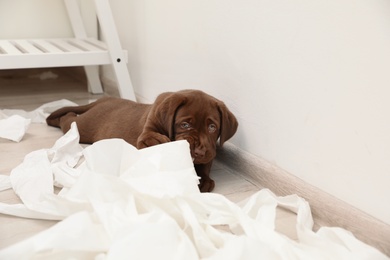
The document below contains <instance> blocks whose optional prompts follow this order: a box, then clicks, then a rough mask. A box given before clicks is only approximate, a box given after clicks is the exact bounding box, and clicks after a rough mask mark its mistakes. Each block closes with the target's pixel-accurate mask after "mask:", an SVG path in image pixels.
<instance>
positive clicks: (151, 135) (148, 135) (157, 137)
mask: <svg viewBox="0 0 390 260" xmlns="http://www.w3.org/2000/svg"><path fill="white" fill-rule="evenodd" d="M170 141H171V140H170V139H169V138H168V136H165V135H162V134H160V133H157V132H152V131H149V132H143V133H142V134H141V135H140V136H139V137H138V139H137V148H138V149H142V148H146V147H150V146H153V145H157V144H163V143H168V142H170Z"/></svg>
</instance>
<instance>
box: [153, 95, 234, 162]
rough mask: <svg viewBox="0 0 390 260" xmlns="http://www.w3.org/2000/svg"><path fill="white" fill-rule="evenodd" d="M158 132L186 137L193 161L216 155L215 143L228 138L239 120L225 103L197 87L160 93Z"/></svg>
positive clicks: (202, 160)
mask: <svg viewBox="0 0 390 260" xmlns="http://www.w3.org/2000/svg"><path fill="white" fill-rule="evenodd" d="M153 110H154V113H155V115H156V117H157V118H158V120H157V121H158V124H159V128H160V131H159V132H160V133H162V134H165V135H166V136H168V137H169V139H170V140H172V141H175V140H187V141H188V142H189V144H190V148H191V156H192V158H193V160H194V163H195V164H205V163H208V162H210V161H211V160H213V159H214V158H215V155H216V144H217V141H218V138H219V142H220V145H223V143H224V142H225V141H227V140H228V139H230V138H231V137H232V136H233V135H234V134H235V132H236V131H237V127H238V122H237V120H236V118H235V116H234V115H233V114H232V113H231V112H230V111H229V110H228V108H227V107H226V106H225V104H224V103H223V102H222V101H220V100H218V99H216V98H214V97H212V96H210V95H207V94H206V93H204V92H202V91H199V90H183V91H179V92H174V93H164V94H161V95H160V96H159V97H158V98H157V99H156V102H155V107H154V109H153Z"/></svg>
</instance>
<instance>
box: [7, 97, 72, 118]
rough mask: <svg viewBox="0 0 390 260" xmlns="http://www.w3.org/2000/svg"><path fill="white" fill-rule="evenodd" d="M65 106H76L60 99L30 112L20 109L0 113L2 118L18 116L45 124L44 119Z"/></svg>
mask: <svg viewBox="0 0 390 260" xmlns="http://www.w3.org/2000/svg"><path fill="white" fill-rule="evenodd" d="M65 106H77V104H76V103H74V102H72V101H69V100H67V99H61V100H57V101H52V102H49V103H46V104H43V105H42V106H40V107H38V108H36V109H34V110H32V111H25V110H21V109H1V110H0V112H1V114H2V115H3V117H4V116H7V117H9V116H12V115H19V116H21V117H24V118H27V119H31V122H32V123H45V122H46V117H48V115H49V114H50V113H51V112H54V111H55V110H57V109H59V108H61V107H65Z"/></svg>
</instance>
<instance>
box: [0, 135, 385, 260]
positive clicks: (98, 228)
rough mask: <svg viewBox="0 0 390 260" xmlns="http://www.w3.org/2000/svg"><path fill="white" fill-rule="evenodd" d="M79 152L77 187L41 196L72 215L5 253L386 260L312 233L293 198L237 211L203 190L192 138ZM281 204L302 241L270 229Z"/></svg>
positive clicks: (327, 231)
mask: <svg viewBox="0 0 390 260" xmlns="http://www.w3.org/2000/svg"><path fill="white" fill-rule="evenodd" d="M73 134H75V132H73ZM76 139H77V138H76ZM76 139H75V138H72V140H76ZM83 153H84V157H85V158H84V159H85V162H84V163H83V164H81V165H80V166H78V167H76V168H74V170H75V171H78V172H80V174H79V177H77V179H76V180H75V182H74V184H73V185H71V186H70V187H64V188H63V189H62V190H61V192H60V193H59V194H58V195H55V194H46V195H44V196H42V197H41V198H40V201H39V203H41V204H40V205H44V204H47V205H48V206H49V207H48V208H47V209H46V210H47V211H48V212H47V213H46V214H48V215H49V214H54V215H55V214H63V213H64V208H67V209H69V211H68V212H67V217H66V218H65V219H64V220H63V221H61V222H59V223H58V224H57V225H54V226H53V227H52V228H49V229H47V230H45V231H43V232H42V233H40V234H37V235H35V236H33V237H31V238H29V239H27V240H25V241H22V242H20V243H17V244H15V245H12V246H10V247H8V248H6V249H3V250H1V251H0V259H31V258H34V259H40V258H45V259H53V258H65V257H67V258H76V259H98V260H100V259H129V258H134V259H259V258H265V259H388V258H387V257H386V256H384V255H383V254H382V253H380V252H379V251H378V250H376V249H374V248H372V247H370V246H368V245H366V244H364V243H362V242H361V241H359V240H357V239H356V238H355V237H353V235H352V234H351V233H349V232H348V231H346V230H343V229H340V228H321V229H320V230H319V231H318V232H313V231H312V225H313V219H312V216H311V212H310V207H309V205H308V203H307V202H306V201H305V200H303V199H302V198H300V197H298V196H296V195H291V196H287V197H277V196H275V195H274V194H273V193H272V192H270V191H269V190H267V189H263V190H261V191H259V192H258V193H256V194H254V195H253V196H251V197H250V198H249V199H248V201H247V202H246V203H245V204H244V205H243V206H242V207H240V206H238V205H237V204H234V203H232V202H231V201H229V200H228V199H226V198H225V197H224V196H222V195H219V194H213V193H200V192H199V190H198V189H197V185H198V179H197V177H196V173H195V171H194V169H193V165H192V159H191V157H190V153H189V146H188V143H186V141H178V142H171V143H167V144H163V145H159V146H154V147H150V148H146V149H144V150H140V151H138V150H136V149H135V148H134V147H132V146H130V145H129V144H127V143H125V142H124V141H123V140H119V139H111V140H104V141H101V142H97V143H95V144H94V145H91V146H90V147H88V148H87V149H85V150H84V152H83ZM49 161H50V160H49ZM34 176H40V175H34ZM178 187H179V188H178ZM0 206H1V205H0ZM54 206H56V207H54ZM277 206H281V207H285V208H287V209H289V210H292V211H293V212H296V213H297V223H296V228H297V233H298V241H293V240H291V239H289V238H288V237H286V236H284V235H282V234H280V233H278V232H276V231H275V230H274V226H275V224H274V222H275V209H276V207H277ZM41 209H42V208H41ZM0 211H1V207H0ZM41 212H42V211H41ZM41 214H42V215H45V213H41ZM65 215H66V214H65Z"/></svg>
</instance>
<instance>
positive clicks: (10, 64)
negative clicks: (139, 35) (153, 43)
mask: <svg viewBox="0 0 390 260" xmlns="http://www.w3.org/2000/svg"><path fill="white" fill-rule="evenodd" d="M123 52H124V55H123V58H126V57H127V55H126V51H123ZM64 55H65V56H66V57H63V56H64ZM117 62H118V61H117ZM119 62H124V63H127V59H124V60H120V61H119ZM96 64H99V65H105V64H111V59H110V54H109V51H108V49H107V47H106V44H105V43H104V42H102V41H98V40H96V39H93V38H88V39H76V38H69V39H29V40H0V69H20V68H40V67H67V66H88V65H96Z"/></svg>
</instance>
